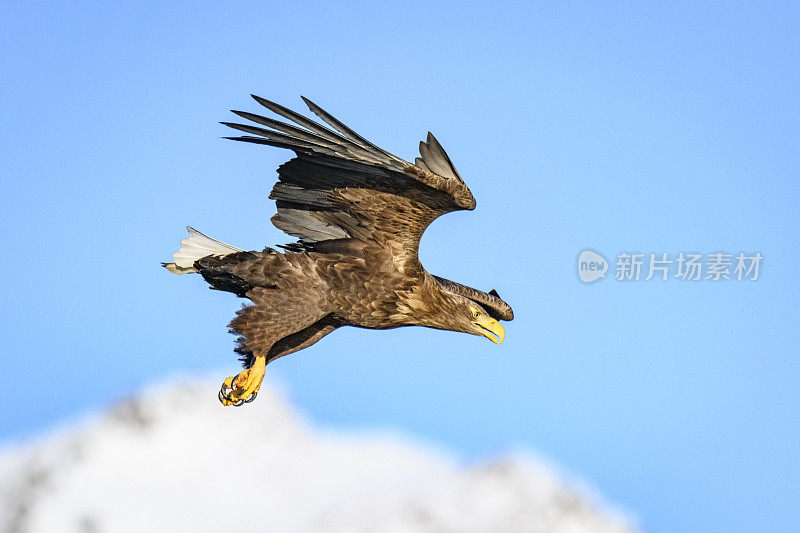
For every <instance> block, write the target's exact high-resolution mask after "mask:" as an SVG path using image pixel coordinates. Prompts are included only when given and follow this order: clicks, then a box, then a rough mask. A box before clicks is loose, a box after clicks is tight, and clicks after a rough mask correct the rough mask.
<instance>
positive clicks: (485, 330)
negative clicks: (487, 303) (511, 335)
mask: <svg viewBox="0 0 800 533" xmlns="http://www.w3.org/2000/svg"><path fill="white" fill-rule="evenodd" d="M467 307H468V308H469V321H470V326H471V330H470V331H469V333H472V334H473V335H483V336H484V337H486V338H487V339H489V340H490V341H492V342H493V343H495V344H500V343H501V342H503V339H505V337H506V330H504V329H503V326H502V325H501V324H500V322H498V321H497V320H495V319H494V318H492V317H491V316H489V313H487V312H486V310H485V309H484V308H483V307H481V306H480V305H478V304H477V303H475V302H472V301H470V302H469V304H467Z"/></svg>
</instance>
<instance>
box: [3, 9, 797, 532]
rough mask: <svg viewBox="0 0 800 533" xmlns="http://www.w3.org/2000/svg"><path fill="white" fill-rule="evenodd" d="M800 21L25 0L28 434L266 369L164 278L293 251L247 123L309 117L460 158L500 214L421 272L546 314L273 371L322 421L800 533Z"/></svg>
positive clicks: (10, 431) (11, 166)
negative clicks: (742, 255) (188, 377)
mask: <svg viewBox="0 0 800 533" xmlns="http://www.w3.org/2000/svg"><path fill="white" fill-rule="evenodd" d="M109 5H110V4H109ZM799 23H800V10H798V7H797V4H796V3H759V6H758V7H751V8H747V7H742V6H735V5H731V6H729V7H727V8H719V7H712V6H697V5H696V4H695V2H679V3H676V2H669V3H664V4H663V5H655V6H648V7H644V6H638V7H634V6H627V7H621V6H617V7H608V6H604V7H598V6H597V5H593V4H576V5H573V6H569V7H566V6H560V7H552V6H543V5H540V6H531V5H528V4H523V3H520V4H513V3H492V5H491V6H486V5H479V4H476V3H471V4H466V3H461V2H453V3H450V4H447V3H444V4H439V5H430V4H429V3H427V2H420V3H416V4H402V5H401V4H387V5H374V4H371V3H363V4H355V3H351V4H348V5H344V4H342V3H341V2H326V3H315V4H314V5H307V6H298V5H295V4H294V3H278V2H273V3H270V4H267V3H264V4H254V5H250V6H248V7H242V6H241V5H240V4H239V3H225V2H213V3H207V4H206V3H202V2H201V3H197V2H186V3H176V2H172V3H169V5H168V6H165V5H163V4H162V3H142V2H135V3H127V4H125V3H116V5H115V7H113V8H111V7H108V5H107V4H106V3H103V2H98V3H90V2H77V3H69V5H67V3H62V2H57V3H37V2H24V3H23V2H17V3H7V4H5V6H4V9H3V10H2V12H1V13H0V79H2V81H1V82H0V112H1V114H2V120H1V121H0V142H1V145H0V151H1V155H0V179H2V183H1V184H0V198H2V210H0V224H2V233H0V268H1V269H2V273H1V274H2V275H1V277H0V279H2V280H3V289H2V301H3V305H2V307H0V319H1V320H2V323H3V328H2V333H0V342H1V344H0V349H2V352H3V353H2V359H1V360H0V375H2V376H3V377H4V382H5V386H4V390H5V395H4V400H3V401H2V404H1V406H0V415H1V416H2V426H0V440H2V441H6V442H9V441H16V440H20V439H24V438H26V437H29V436H32V435H35V434H37V433H39V432H40V431H42V430H44V429H47V428H49V427H52V426H53V425H55V424H57V423H60V422H61V421H64V420H66V419H69V418H71V417H74V416H75V415H76V413H80V412H83V411H85V410H87V409H96V408H99V407H100V406H102V405H104V404H106V403H108V402H110V401H112V400H114V399H117V398H119V397H120V396H122V395H125V394H129V393H132V392H133V391H135V390H137V389H138V388H139V387H140V386H142V385H143V384H146V383H149V382H151V381H154V380H158V379H161V378H162V377H163V376H166V375H171V374H174V373H176V372H200V373H207V372H211V371H215V372H216V373H218V374H219V378H220V379H222V378H223V377H225V376H226V375H228V374H229V373H230V372H233V371H234V370H235V369H236V368H237V364H236V361H235V357H234V355H233V353H232V351H231V349H232V341H233V337H231V336H229V335H227V334H226V328H225V324H226V323H227V322H228V320H229V319H230V318H231V316H232V314H233V312H234V310H235V309H237V308H238V306H239V305H240V301H237V299H236V298H234V297H233V296H231V295H228V294H223V293H217V292H211V291H208V290H206V289H205V285H204V283H203V281H202V279H200V278H198V277H181V278H178V277H175V276H172V275H169V274H168V273H166V272H165V271H164V270H163V269H161V268H160V266H159V262H160V261H162V260H165V259H168V258H169V256H170V254H171V253H172V252H173V251H174V250H175V249H176V247H177V244H178V241H179V239H181V238H183V237H184V236H185V232H184V229H183V227H184V226H185V225H186V224H191V225H193V226H195V227H197V228H198V229H200V230H201V231H204V232H207V233H208V234H210V235H211V236H214V237H216V238H219V239H221V240H223V241H227V242H230V243H231V244H234V245H237V246H240V247H244V248H255V249H260V248H261V247H263V246H264V245H265V244H269V245H273V244H276V243H282V242H287V237H286V236H285V235H283V234H282V233H280V232H279V231H278V230H276V229H275V228H273V227H272V226H271V225H270V224H269V222H268V218H269V216H271V215H272V214H273V212H274V205H273V204H272V203H271V202H268V201H267V199H266V195H267V192H268V189H269V188H270V187H271V185H272V183H273V181H274V179H275V176H276V174H275V170H274V169H275V168H276V167H277V165H278V164H280V163H281V162H283V161H285V160H286V159H287V158H288V157H289V156H290V152H286V151H282V150H278V149H267V148H262V147H257V146H250V145H243V144H235V143H232V142H228V141H223V140H220V139H219V138H220V137H221V136H223V135H227V134H229V133H230V132H229V131H227V130H226V128H224V127H223V126H220V125H219V124H217V121H219V120H230V119H231V117H232V115H231V114H229V113H228V111H227V110H228V109H229V108H236V109H245V110H250V111H256V112H258V111H259V107H258V106H257V104H256V103H255V102H253V101H252V100H251V99H250V97H249V96H248V94H249V93H250V92H254V93H256V94H260V95H263V96H265V97H268V98H270V99H272V100H275V101H278V102H281V103H284V104H285V105H289V106H290V107H294V108H295V109H297V110H302V109H303V105H302V102H301V101H300V100H299V97H298V96H299V95H300V94H303V95H305V96H308V97H310V98H312V99H314V100H315V101H317V103H319V104H320V105H322V106H323V107H325V108H326V109H328V110H329V111H330V112H331V113H333V114H334V115H335V116H337V117H339V118H341V119H343V120H344V121H345V122H346V123H348V124H349V125H351V126H352V127H353V128H354V129H355V130H356V131H359V132H360V133H362V134H364V135H365V136H366V137H368V138H369V139H371V140H373V141H374V142H376V143H377V144H378V145H380V146H383V147H385V148H387V149H389V150H390V151H393V152H395V153H397V154H398V155H400V156H401V157H405V158H412V157H414V155H415V153H416V144H417V141H418V140H419V139H421V138H423V137H424V135H425V133H426V132H427V130H429V129H430V130H432V131H433V132H434V133H435V134H436V135H437V137H438V138H439V140H440V141H441V142H442V144H443V145H444V147H445V148H446V149H447V150H448V152H449V155H450V157H451V158H452V159H453V161H454V162H455V164H456V167H457V168H458V169H459V171H460V173H461V174H462V175H463V176H464V177H465V179H466V181H467V183H468V184H469V186H470V187H471V189H472V191H473V193H474V194H475V196H476V198H477V199H478V209H477V210H476V211H475V212H472V213H457V214H452V215H448V216H446V217H444V218H442V219H440V220H439V221H437V222H436V223H435V224H434V225H433V226H432V227H431V228H430V229H429V230H428V232H427V233H426V234H425V237H424V239H423V241H422V248H421V258H422V261H423V263H424V264H425V266H426V267H427V268H428V269H429V270H430V271H432V272H434V273H438V274H441V275H444V276H446V277H449V278H452V279H456V280H460V281H462V282H465V283H468V284H472V285H474V286H477V287H479V288H482V289H485V290H488V289H491V288H496V289H498V290H499V291H500V293H501V294H502V295H503V297H504V298H506V299H507V300H508V301H509V302H511V303H512V304H513V306H514V309H515V311H516V316H517V318H516V320H515V321H514V322H512V323H509V324H508V326H507V328H506V330H507V340H506V342H505V344H503V346H502V347H500V348H497V347H495V346H493V345H491V344H489V343H488V342H487V341H485V340H481V339H478V338H476V337H471V336H467V335H457V334H452V333H443V332H438V331H428V330H422V329H418V328H407V329H402V330H395V331H390V332H365V331H361V330H354V329H351V330H340V331H338V332H336V333H335V334H333V335H331V336H330V337H328V338H326V339H325V340H324V341H323V342H321V343H319V344H317V345H316V346H314V347H313V348H311V349H309V350H306V351H304V352H302V353H300V354H297V355H295V356H292V357H288V358H285V359H281V360H279V361H277V362H276V363H275V364H273V365H270V368H269V371H270V373H271V375H272V376H273V377H274V379H276V380H279V381H282V382H283V383H285V384H286V386H287V388H288V390H289V392H290V395H291V397H292V398H293V399H294V401H296V402H297V403H298V404H299V405H300V406H302V407H303V408H304V409H305V410H307V412H308V413H309V415H310V416H311V417H312V418H313V419H314V420H316V421H317V422H319V423H322V424H324V425H327V426H331V427H357V428H371V427H376V426H377V427H395V428H400V429H402V430H404V431H407V432H409V433H411V434H413V435H416V436H418V437H421V438H424V439H427V440H431V441H434V442H438V443H441V444H443V445H445V446H447V447H450V448H452V449H454V450H456V451H458V452H459V453H460V454H461V455H462V457H464V458H465V460H467V461H471V460H477V459H480V458H482V457H487V456H493V455H496V454H499V453H502V452H503V451H504V450H507V449H509V448H513V447H517V446H525V447H529V448H533V449H536V450H539V451H540V452H541V453H543V454H544V455H545V456H546V457H549V458H551V459H552V460H554V461H555V462H557V463H558V464H560V465H562V466H563V467H565V468H566V469H567V470H568V471H571V472H573V473H575V474H578V475H580V476H582V477H584V478H586V479H588V480H589V481H590V482H591V483H592V484H594V485H595V486H596V487H598V488H599V490H600V491H601V492H602V493H603V494H605V495H606V496H607V497H608V498H609V499H610V500H611V501H613V502H615V503H617V504H619V505H621V506H623V507H625V508H627V509H630V510H631V511H632V512H634V513H635V514H636V515H637V516H638V517H639V519H640V521H641V525H642V527H643V528H644V529H645V530H647V531H652V532H672V531H698V532H699V531H703V532H709V531H719V532H739V531H741V532H749V531H773V532H775V531H792V530H795V529H794V528H795V527H796V526H797V524H798V523H800V510H799V509H800V506H798V502H800V486H799V485H800V364H798V357H799V356H800V354H799V353H798V349H797V345H798V340H800V338H799V337H800V334H799V333H798V331H800V328H798V318H800V317H799V316H798V315H799V313H798V311H800V309H799V307H798V300H800V290H798V278H799V277H800V270H799V267H800V224H799V223H798V222H799V221H800V217H798V202H799V201H800V185H798V174H800V172H799V171H800V149H799V148H800V96H799V95H800V31H799V30H798V26H799ZM586 247H590V248H593V249H596V250H598V251H600V252H603V253H604V254H606V256H607V257H609V258H611V259H613V257H614V256H616V254H617V253H619V252H622V251H634V252H644V253H649V252H656V253H661V252H668V253H670V254H671V255H672V254H676V253H678V252H681V251H684V252H687V251H696V252H702V253H711V252H716V251H720V250H724V251H727V252H730V253H737V252H739V251H743V252H748V253H750V252H756V251H758V252H761V253H762V255H763V256H764V258H765V259H764V262H763V264H762V270H761V279H759V280H758V281H756V282H735V281H727V282H720V283H712V282H695V283H687V282H680V281H679V280H670V281H668V282H660V281H655V280H654V281H650V282H644V281H640V282H632V283H622V282H617V281H614V280H613V279H611V278H609V279H606V280H603V281H600V282H598V283H596V284H594V285H591V286H587V285H583V284H581V283H580V282H579V281H578V279H577V275H576V265H575V262H576V257H577V254H578V253H579V252H580V251H581V250H582V249H584V248H586ZM209 394H216V390H209ZM164 400H165V401H169V398H165V399H164Z"/></svg>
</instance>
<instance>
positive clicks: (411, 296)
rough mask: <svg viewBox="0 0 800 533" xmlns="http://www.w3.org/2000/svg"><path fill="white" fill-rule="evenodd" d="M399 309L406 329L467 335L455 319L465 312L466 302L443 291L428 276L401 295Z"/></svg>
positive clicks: (399, 293) (400, 292)
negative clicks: (407, 327) (410, 327)
mask: <svg viewBox="0 0 800 533" xmlns="http://www.w3.org/2000/svg"><path fill="white" fill-rule="evenodd" d="M397 295H398V302H397V309H398V313H399V314H400V315H401V316H402V320H403V321H404V325H413V326H424V327H428V328H435V329H446V330H450V331H463V328H462V326H461V325H460V324H459V321H458V320H456V319H455V317H458V316H460V314H462V313H463V312H464V309H463V305H464V301H462V300H466V299H465V298H463V297H462V296H458V295H456V294H453V293H451V292H449V291H446V290H444V289H443V288H442V286H441V284H439V283H438V282H437V281H436V280H435V279H434V277H433V276H431V275H430V274H428V273H427V272H425V273H424V275H423V276H422V277H421V279H420V280H419V282H418V283H416V284H414V285H413V286H411V287H410V288H409V289H408V290H403V291H398V293H397Z"/></svg>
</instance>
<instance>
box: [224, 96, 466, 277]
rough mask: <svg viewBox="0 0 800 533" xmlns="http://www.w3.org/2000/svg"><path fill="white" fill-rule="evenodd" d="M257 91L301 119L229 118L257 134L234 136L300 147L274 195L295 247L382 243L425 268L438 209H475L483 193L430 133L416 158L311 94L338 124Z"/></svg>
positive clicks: (403, 264) (399, 259)
mask: <svg viewBox="0 0 800 533" xmlns="http://www.w3.org/2000/svg"><path fill="white" fill-rule="evenodd" d="M253 98H255V100H256V101H257V102H258V103H259V104H261V105H262V106H264V107H266V108H267V109H269V110H270V111H272V112H274V113H275V114H277V115H280V116H281V117H283V118H286V119H288V120H290V121H292V122H293V123H294V124H287V123H285V122H281V121H278V120H275V119H272V118H267V117H264V116H260V115H255V114H253V113H247V112H244V111H233V112H234V113H236V114H237V115H239V116H240V117H242V118H245V119H247V120H250V121H252V122H255V123H257V124H259V125H261V126H264V127H257V126H251V125H244V124H234V123H230V122H223V124H224V125H226V126H229V127H231V128H235V129H237V130H240V131H243V132H245V133H248V134H250V135H247V136H241V137H228V138H229V139H233V140H237V141H246V142H252V143H258V144H267V145H271V146H277V147H280V148H289V149H291V150H293V151H294V152H295V153H296V154H297V157H295V158H293V159H292V160H290V161H288V162H287V163H285V164H283V165H281V166H280V167H279V168H278V176H279V180H280V181H279V182H278V183H276V184H275V186H274V188H273V189H272V193H271V194H270V198H272V199H274V200H276V203H277V205H278V212H277V214H276V215H275V216H273V217H272V223H273V224H274V225H275V226H276V227H277V228H279V229H281V230H283V231H284V232H286V233H288V234H289V235H292V236H295V237H297V238H298V239H299V241H298V243H296V244H293V245H288V247H289V248H290V249H292V248H293V247H294V248H296V249H301V248H307V249H314V250H317V251H321V252H324V251H327V250H330V251H337V252H342V251H344V252H345V253H346V252H347V250H352V249H358V248H359V247H363V246H366V245H370V244H378V245H380V246H381V247H383V248H388V249H389V250H391V253H392V257H393V259H394V262H395V263H396V264H397V266H398V267H399V268H401V269H403V270H407V269H416V268H421V266H420V265H419V260H418V258H417V250H418V248H419V240H420V238H421V237H422V233H423V232H424V231H425V228H426V227H428V225H429V224H430V223H431V222H433V220H435V219H436V218H437V217H439V216H441V215H443V214H445V213H448V212H450V211H456V210H460V209H474V208H475V199H474V198H473V196H472V193H471V192H470V190H469V189H468V188H467V186H466V185H465V184H464V182H463V180H462V179H461V177H460V176H459V175H458V172H457V171H456V169H455V168H454V167H453V164H452V162H451V161H450V158H449V157H447V154H446V153H445V151H444V149H442V147H441V145H440V144H439V142H438V141H437V140H436V139H435V138H434V137H433V135H431V134H430V133H428V138H427V140H426V142H420V145H419V149H420V156H421V157H418V158H417V159H416V161H415V163H414V164H413V165H412V164H411V163H408V162H407V161H404V160H403V159H400V158H399V157H397V156H395V155H392V154H390V153H389V152H387V151H385V150H383V149H382V148H378V147H377V146H375V145H374V144H372V143H370V142H369V141H367V140H366V139H364V138H363V137H361V136H360V135H358V134H357V133H355V132H354V131H352V130H351V129H350V128H348V127H347V126H345V125H344V124H342V123H341V122H340V121H338V120H337V119H335V118H334V117H332V116H331V115H329V114H328V113H326V112H325V111H323V110H322V109H321V108H320V107H318V106H317V105H316V104H314V103H313V102H311V101H310V100H308V99H306V98H303V100H304V101H305V102H306V104H307V105H308V107H309V109H311V111H312V112H314V113H315V114H316V115H317V116H318V117H319V118H321V119H322V120H323V121H324V122H326V123H327V124H328V125H329V126H331V127H332V128H334V130H336V131H333V130H331V129H329V128H327V127H325V126H322V125H321V124H318V123H317V122H315V121H313V120H311V119H308V118H306V117H304V116H303V115H300V114H298V113H295V112H294V111H291V110H289V109H287V108H285V107H282V106H280V105H278V104H275V103H273V102H270V101H269V100H265V99H263V98H259V97H257V96H255V95H253Z"/></svg>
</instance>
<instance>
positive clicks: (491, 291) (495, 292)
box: [489, 289, 500, 298]
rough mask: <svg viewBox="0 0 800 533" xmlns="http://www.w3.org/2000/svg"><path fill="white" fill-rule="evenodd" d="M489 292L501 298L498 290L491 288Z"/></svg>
mask: <svg viewBox="0 0 800 533" xmlns="http://www.w3.org/2000/svg"><path fill="white" fill-rule="evenodd" d="M489 294H491V295H492V296H494V297H495V298H500V295H499V294H498V293H497V291H496V290H494V289H492V290H490V291H489Z"/></svg>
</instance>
